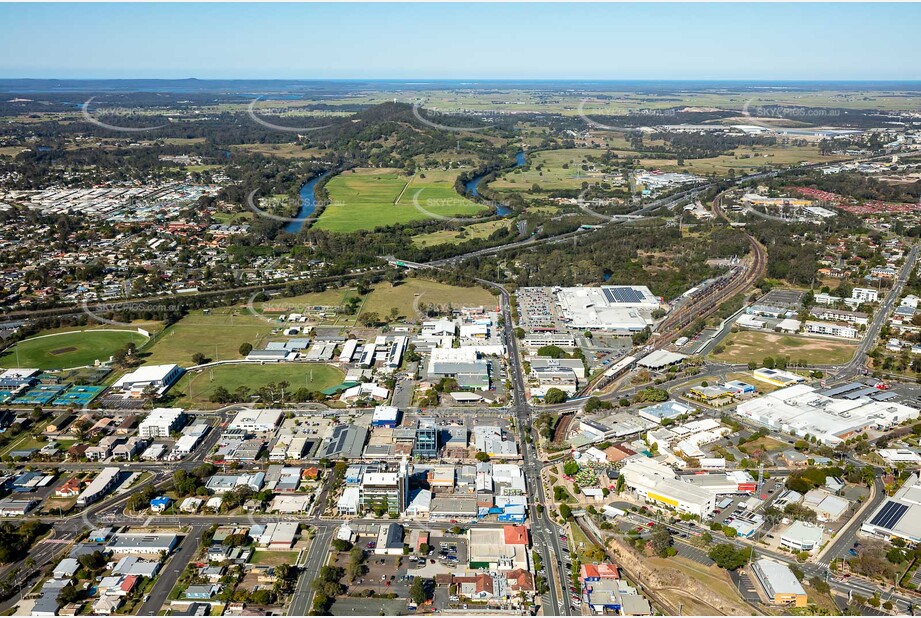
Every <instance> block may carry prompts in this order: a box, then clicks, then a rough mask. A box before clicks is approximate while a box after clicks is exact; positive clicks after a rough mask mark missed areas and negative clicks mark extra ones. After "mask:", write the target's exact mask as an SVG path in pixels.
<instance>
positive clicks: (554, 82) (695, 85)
mask: <svg viewBox="0 0 921 618" xmlns="http://www.w3.org/2000/svg"><path fill="white" fill-rule="evenodd" d="M499 88H501V89H510V88H511V89H538V90H565V89H576V90H580V91H586V90H588V91H592V90H598V91H605V90H606V91H611V90H614V91H621V90H622V91H628V92H637V91H640V92H671V91H676V90H683V91H687V90H711V91H712V90H721V89H724V90H728V91H733V92H738V91H752V92H754V91H764V90H803V91H810V90H837V91H847V90H877V91H879V90H902V91H906V90H907V91H921V81H815V80H814V81H783V80H779V81H767V80H758V81H744V80H740V81H730V80H712V81H702V80H687V81H684V80H561V79H547V80H494V79H493V80H476V79H444V80H440V79H431V80H424V79H413V80H396V79H368V80H356V79H343V80H329V79H325V80H311V79H304V80H288V79H284V80H282V79H239V80H236V79H213V80H212V79H3V78H0V92H7V93H55V92H57V93H65V92H93V93H101V92H172V93H238V94H242V93H252V92H257V93H260V94H279V95H284V94H312V95H317V94H332V93H337V92H345V91H349V92H354V91H360V90H374V91H378V92H380V91H391V90H392V91H406V90H420V91H421V90H432V89H461V90H489V89H499Z"/></svg>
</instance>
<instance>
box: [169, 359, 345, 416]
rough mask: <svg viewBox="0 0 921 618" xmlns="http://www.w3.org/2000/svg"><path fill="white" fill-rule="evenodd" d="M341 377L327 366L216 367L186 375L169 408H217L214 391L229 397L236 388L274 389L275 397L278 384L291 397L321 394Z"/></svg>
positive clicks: (237, 365)
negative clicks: (299, 392) (307, 392)
mask: <svg viewBox="0 0 921 618" xmlns="http://www.w3.org/2000/svg"><path fill="white" fill-rule="evenodd" d="M343 378H345V374H344V373H343V372H342V371H340V370H339V369H338V368H336V367H333V366H331V365H323V364H319V363H266V364H265V365H259V364H255V363H240V364H234V365H217V366H215V367H206V368H204V369H202V370H200V371H193V372H188V373H186V374H185V375H184V376H182V378H181V379H180V380H179V382H178V383H177V384H176V386H174V387H173V388H172V389H171V390H170V393H169V394H170V396H171V397H173V398H174V401H173V402H172V404H171V405H177V406H180V407H189V408H193V407H194V408H207V407H217V405H219V404H213V403H211V401H210V400H211V395H212V394H214V391H215V389H217V388H218V387H221V386H223V387H224V388H226V389H227V390H228V391H230V392H231V393H233V392H234V391H236V390H237V389H238V388H240V387H246V388H248V389H249V390H250V393H252V394H255V393H256V391H258V390H259V389H260V388H262V387H263V386H269V385H271V384H275V385H276V390H277V393H278V396H280V395H281V389H280V386H279V385H280V384H281V383H282V382H286V383H287V387H286V388H285V392H286V393H293V392H295V391H297V390H299V389H301V388H306V389H307V390H310V391H321V390H323V389H324V388H329V387H330V386H334V385H336V384H339V383H341V382H342V380H343Z"/></svg>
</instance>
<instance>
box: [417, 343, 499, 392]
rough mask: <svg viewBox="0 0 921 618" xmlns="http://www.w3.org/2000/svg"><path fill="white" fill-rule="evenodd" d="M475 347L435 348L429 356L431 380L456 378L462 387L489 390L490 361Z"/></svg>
mask: <svg viewBox="0 0 921 618" xmlns="http://www.w3.org/2000/svg"><path fill="white" fill-rule="evenodd" d="M479 356H480V355H479V353H478V352H477V351H476V350H474V349H473V348H468V347H465V348H435V349H433V350H432V352H431V355H430V357H429V366H428V376H429V379H430V380H433V381H438V380H440V379H441V378H454V379H455V380H457V384H458V385H459V386H461V387H462V388H473V389H478V390H489V363H487V362H486V361H485V360H484V359H481V358H480V357H479Z"/></svg>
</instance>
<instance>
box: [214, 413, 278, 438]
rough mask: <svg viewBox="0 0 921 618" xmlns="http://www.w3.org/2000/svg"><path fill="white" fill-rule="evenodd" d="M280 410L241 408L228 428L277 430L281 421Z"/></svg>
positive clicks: (256, 430)
mask: <svg viewBox="0 0 921 618" xmlns="http://www.w3.org/2000/svg"><path fill="white" fill-rule="evenodd" d="M281 417H282V414H281V411H280V410H241V411H240V412H238V413H237V415H236V416H235V417H234V418H233V420H232V421H230V425H228V427H227V428H228V429H231V430H233V429H239V430H242V431H250V432H253V433H268V432H270V431H275V428H276V427H278V424H279V423H280V422H281Z"/></svg>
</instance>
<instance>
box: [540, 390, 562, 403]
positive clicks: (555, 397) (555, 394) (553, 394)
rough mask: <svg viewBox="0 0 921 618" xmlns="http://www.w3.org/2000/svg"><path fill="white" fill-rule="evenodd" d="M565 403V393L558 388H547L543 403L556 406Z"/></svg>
mask: <svg viewBox="0 0 921 618" xmlns="http://www.w3.org/2000/svg"><path fill="white" fill-rule="evenodd" d="M565 401H566V393H564V392H563V391H561V390H560V389H558V388H555V387H554V388H549V389H547V392H546V393H544V403H548V404H551V405H552V404H557V403H564V402H565Z"/></svg>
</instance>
